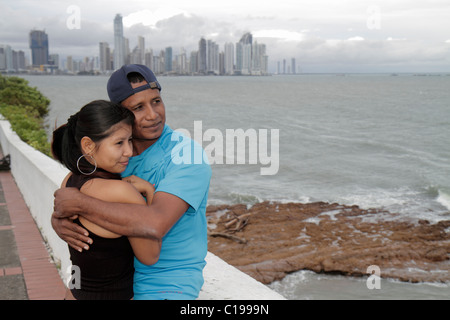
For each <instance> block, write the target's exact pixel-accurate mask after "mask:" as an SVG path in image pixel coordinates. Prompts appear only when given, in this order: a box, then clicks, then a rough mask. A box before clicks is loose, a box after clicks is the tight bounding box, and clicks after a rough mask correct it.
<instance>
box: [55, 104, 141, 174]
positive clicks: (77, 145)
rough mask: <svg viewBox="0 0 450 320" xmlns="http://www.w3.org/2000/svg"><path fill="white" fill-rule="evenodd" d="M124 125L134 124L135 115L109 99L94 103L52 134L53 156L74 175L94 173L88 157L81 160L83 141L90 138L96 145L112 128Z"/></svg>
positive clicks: (85, 107)
mask: <svg viewBox="0 0 450 320" xmlns="http://www.w3.org/2000/svg"><path fill="white" fill-rule="evenodd" d="M120 122H124V123H126V124H129V125H131V126H132V125H133V124H134V114H133V112H131V111H130V110H128V109H126V108H124V107H122V106H121V105H119V104H116V103H113V102H109V101H106V100H95V101H92V102H90V103H88V104H87V105H85V106H84V107H82V108H81V109H80V111H78V112H77V113H76V114H74V115H72V116H70V118H69V119H68V120H67V123H66V124H63V125H62V126H60V127H59V128H57V129H56V130H55V131H53V140H52V146H51V147H52V154H53V157H54V158H55V159H56V160H58V161H59V162H61V163H62V164H63V165H64V166H66V167H67V168H68V169H69V170H70V171H71V172H73V173H74V174H80V171H79V169H81V171H83V172H91V171H92V170H93V165H91V164H90V163H89V162H88V161H87V160H86V159H85V157H83V158H82V159H81V160H80V162H79V169H78V167H77V161H78V159H79V158H80V157H81V155H82V154H83V153H82V150H81V139H82V138H83V137H89V138H91V140H92V141H94V142H95V143H98V142H100V141H101V140H103V139H105V138H107V137H108V136H109V135H110V134H111V131H110V129H111V127H112V126H114V125H115V124H117V123H120Z"/></svg>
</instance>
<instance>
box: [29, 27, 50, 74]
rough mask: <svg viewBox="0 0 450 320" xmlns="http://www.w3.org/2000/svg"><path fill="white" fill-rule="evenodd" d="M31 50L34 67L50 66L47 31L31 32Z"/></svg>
mask: <svg viewBox="0 0 450 320" xmlns="http://www.w3.org/2000/svg"><path fill="white" fill-rule="evenodd" d="M30 49H31V61H32V64H33V66H34V67H38V66H40V65H45V64H48V35H47V34H46V33H45V31H39V30H31V31H30Z"/></svg>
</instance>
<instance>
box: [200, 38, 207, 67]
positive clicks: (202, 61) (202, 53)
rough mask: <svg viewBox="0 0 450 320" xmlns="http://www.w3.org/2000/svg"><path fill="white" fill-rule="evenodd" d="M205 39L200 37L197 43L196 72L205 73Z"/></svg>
mask: <svg viewBox="0 0 450 320" xmlns="http://www.w3.org/2000/svg"><path fill="white" fill-rule="evenodd" d="M206 71H207V70H206V40H205V39H204V38H201V39H200V42H199V43H198V73H203V74H206Z"/></svg>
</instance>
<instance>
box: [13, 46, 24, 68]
mask: <svg viewBox="0 0 450 320" xmlns="http://www.w3.org/2000/svg"><path fill="white" fill-rule="evenodd" d="M12 53H13V69H14V70H16V71H20V70H24V69H25V52H23V51H22V50H19V51H14V50H13V52H12Z"/></svg>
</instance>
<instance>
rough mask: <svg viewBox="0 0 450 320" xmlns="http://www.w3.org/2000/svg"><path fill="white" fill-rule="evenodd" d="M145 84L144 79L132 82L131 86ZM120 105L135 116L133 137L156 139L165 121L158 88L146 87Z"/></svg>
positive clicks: (164, 112)
mask: <svg viewBox="0 0 450 320" xmlns="http://www.w3.org/2000/svg"><path fill="white" fill-rule="evenodd" d="M145 84H147V82H146V81H143V82H139V83H132V84H131V86H132V87H133V88H137V87H140V86H142V85H145ZM122 106H124V107H125V108H127V109H129V110H131V111H132V112H133V113H134V116H135V117H136V119H135V122H134V124H135V125H134V128H133V139H138V140H139V139H140V140H155V141H154V142H156V140H157V139H158V138H159V137H160V136H161V134H162V132H163V129H164V125H165V123H166V109H165V106H164V102H163V101H162V98H161V95H160V92H159V90H158V89H146V90H143V91H141V92H138V93H135V94H133V95H132V96H130V97H128V98H127V99H125V100H124V101H122Z"/></svg>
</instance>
